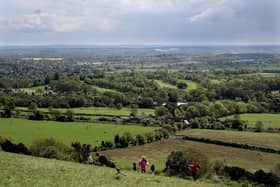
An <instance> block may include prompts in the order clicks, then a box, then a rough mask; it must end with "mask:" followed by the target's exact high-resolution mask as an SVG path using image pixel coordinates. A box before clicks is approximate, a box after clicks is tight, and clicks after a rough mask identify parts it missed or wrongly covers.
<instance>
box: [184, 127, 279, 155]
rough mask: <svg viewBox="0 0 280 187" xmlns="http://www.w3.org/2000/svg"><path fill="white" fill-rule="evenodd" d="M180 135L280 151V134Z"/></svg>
mask: <svg viewBox="0 0 280 187" xmlns="http://www.w3.org/2000/svg"><path fill="white" fill-rule="evenodd" d="M180 134H181V135H187V136H191V137H197V138H208V139H211V140H220V141H225V142H234V143H242V144H248V145H255V146H260V147H268V148H273V149H277V150H280V143H279V142H280V134H278V133H256V132H245V131H244V132H242V131H241V132H240V131H214V130H205V129H195V130H194V129H193V130H185V131H182V132H180Z"/></svg>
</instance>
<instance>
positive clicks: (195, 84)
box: [179, 79, 198, 91]
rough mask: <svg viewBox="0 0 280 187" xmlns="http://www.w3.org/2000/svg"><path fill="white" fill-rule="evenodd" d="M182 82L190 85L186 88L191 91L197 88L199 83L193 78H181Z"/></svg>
mask: <svg viewBox="0 0 280 187" xmlns="http://www.w3.org/2000/svg"><path fill="white" fill-rule="evenodd" d="M179 81H180V82H184V83H186V84H187V85H188V87H187V88H186V90H187V91H190V90H193V89H196V88H197V86H198V84H197V83H196V82H194V81H191V80H182V79H180V80H179Z"/></svg>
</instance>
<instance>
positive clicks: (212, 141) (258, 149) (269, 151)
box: [183, 136, 280, 154]
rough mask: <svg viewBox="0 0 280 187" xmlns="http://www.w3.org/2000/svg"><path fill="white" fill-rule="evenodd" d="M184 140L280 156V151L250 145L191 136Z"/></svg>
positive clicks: (185, 137)
mask: <svg viewBox="0 0 280 187" xmlns="http://www.w3.org/2000/svg"><path fill="white" fill-rule="evenodd" d="M183 139H184V140H191V141H197V142H203V143H210V144H216V145H223V146H228V147H235V148H240V149H247V150H251V151H261V152H266V153H274V154H280V150H276V149H272V148H267V147H259V146H254V145H248V144H240V143H233V142H225V141H220V140H211V139H208V138H196V137H191V136H184V137H183Z"/></svg>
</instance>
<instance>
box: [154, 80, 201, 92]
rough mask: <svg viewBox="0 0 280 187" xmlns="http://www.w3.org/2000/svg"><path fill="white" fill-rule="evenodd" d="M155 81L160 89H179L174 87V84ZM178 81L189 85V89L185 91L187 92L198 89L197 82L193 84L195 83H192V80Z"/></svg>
mask: <svg viewBox="0 0 280 187" xmlns="http://www.w3.org/2000/svg"><path fill="white" fill-rule="evenodd" d="M155 81H156V82H157V84H158V85H159V86H160V87H165V88H173V89H177V86H176V85H172V84H169V83H166V82H163V81H160V80H155ZM178 81H180V82H184V83H186V84H187V85H188V87H187V88H186V89H185V90H186V91H190V90H193V89H196V88H197V83H196V82H193V81H190V80H183V79H179V80H178Z"/></svg>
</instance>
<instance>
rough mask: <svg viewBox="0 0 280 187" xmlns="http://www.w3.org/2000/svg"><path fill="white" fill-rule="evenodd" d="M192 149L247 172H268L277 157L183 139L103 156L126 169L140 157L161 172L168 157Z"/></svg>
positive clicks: (276, 161) (174, 139)
mask: <svg viewBox="0 0 280 187" xmlns="http://www.w3.org/2000/svg"><path fill="white" fill-rule="evenodd" d="M187 148H195V149H198V150H200V151H201V152H203V153H205V154H206V155H207V156H208V157H209V159H210V160H211V161H212V162H214V161H216V160H221V161H224V162H225V163H226V164H227V165H231V166H239V167H242V168H246V169H248V170H250V171H256V170H258V169H264V170H265V171H270V170H271V168H272V167H273V166H274V165H275V163H278V162H279V160H280V155H277V154H271V153H263V152H258V151H250V150H244V149H238V148H232V147H226V146H220V145H214V144H207V143H200V142H194V141H188V140H183V139H182V137H175V138H170V139H167V140H163V141H159V142H154V143H150V144H145V145H143V146H135V147H129V148H126V149H115V150H108V151H105V152H103V153H102V154H104V155H106V156H108V157H110V158H112V159H113V160H115V161H117V163H119V164H121V165H122V166H123V167H125V168H127V167H129V165H131V166H132V162H135V161H136V162H137V161H138V160H139V159H140V158H141V156H142V155H145V156H146V157H147V158H148V160H149V162H150V163H151V164H155V165H156V167H157V168H159V169H160V170H162V169H164V167H165V162H166V159H167V156H168V155H169V154H170V153H171V152H172V151H176V150H185V149H187Z"/></svg>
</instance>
